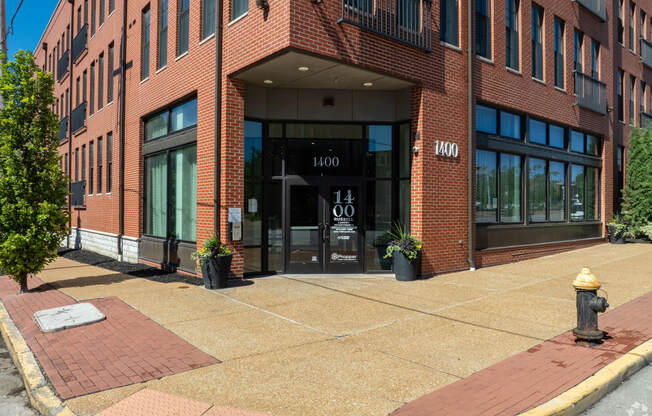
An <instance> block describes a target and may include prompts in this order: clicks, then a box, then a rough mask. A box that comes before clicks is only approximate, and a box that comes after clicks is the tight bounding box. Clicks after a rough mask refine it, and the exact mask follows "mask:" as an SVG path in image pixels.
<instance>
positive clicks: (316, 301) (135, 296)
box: [38, 244, 652, 415]
mask: <svg viewBox="0 0 652 416" xmlns="http://www.w3.org/2000/svg"><path fill="white" fill-rule="evenodd" d="M582 267H590V268H591V269H592V271H593V272H594V274H595V275H596V276H597V277H598V279H599V280H600V282H601V283H602V284H603V288H604V289H605V291H606V292H607V293H608V297H609V303H610V305H611V307H612V309H613V308H616V307H618V306H619V305H621V304H623V303H625V302H628V301H630V300H632V299H635V298H637V297H639V296H641V295H643V294H645V293H647V292H650V291H652V278H651V272H650V271H651V270H652V245H631V244H628V245H621V246H618V245H607V244H603V245H599V246H594V247H591V248H586V249H581V250H577V251H573V252H567V253H562V254H556V255H553V256H548V257H543V258H539V259H535V260H529V261H523V262H520V263H514V264H508V265H503V266H496V267H491V268H486V269H480V270H478V271H475V272H468V271H467V272H460V273H454V274H448V275H442V276H437V277H435V278H432V279H428V280H422V281H416V282H407V283H406V282H397V281H395V280H394V278H393V276H388V275H380V276H379V275H362V276H310V277H305V276H274V277H266V278H257V279H251V280H248V281H245V282H233V283H234V284H238V286H236V287H230V288H228V289H224V290H220V291H214V292H211V291H207V290H205V289H203V288H201V287H198V286H192V285H188V284H183V283H161V282H156V281H151V280H146V279H142V278H134V277H131V276H126V275H121V274H118V273H115V272H110V271H107V270H105V269H101V268H97V267H93V266H86V265H82V264H80V263H76V262H73V261H70V260H67V259H62V258H60V259H58V260H57V261H55V262H54V263H52V264H51V265H50V266H49V267H48V269H47V270H45V271H44V272H42V273H41V274H40V275H39V276H38V277H39V278H40V279H42V280H43V281H45V282H49V283H50V284H51V285H52V286H54V287H55V288H57V289H60V290H61V291H62V292H63V293H65V294H66V295H68V296H70V297H72V298H74V299H75V300H84V299H95V298H100V297H110V296H114V297H117V298H119V299H121V300H122V301H124V302H126V303H128V304H129V305H131V306H132V307H133V308H135V309H136V310H137V311H140V312H141V313H142V314H144V315H145V316H147V317H149V318H150V319H151V320H153V321H155V322H157V323H159V324H160V325H161V326H162V327H164V328H166V329H168V330H170V331H171V332H173V333H175V334H177V335H178V336H180V337H181V338H183V339H184V340H185V341H187V342H188V343H190V344H192V345H194V346H195V347H197V348H199V349H200V350H202V351H204V352H206V353H207V354H209V355H211V356H213V357H215V358H216V359H218V360H221V361H222V363H219V364H214V365H210V366H206V367H203V368H199V369H196V370H191V371H186V372H183V373H179V374H174V375H171V376H166V377H163V378H161V379H157V380H151V381H148V382H146V383H140V384H134V385H130V386H127V387H121V388H116V389H111V390H106V391H103V392H99V393H94V394H90V395H86V396H82V397H78V398H74V399H70V400H67V401H66V404H67V405H68V406H69V407H70V409H72V410H73V411H75V412H76V413H77V414H94V413H97V412H99V411H101V410H103V409H105V408H107V407H109V406H111V405H112V404H114V403H116V402H118V401H120V400H122V399H123V398H125V397H127V396H129V395H131V394H132V393H134V392H136V391H138V390H141V389H143V388H144V387H148V388H151V389H153V390H157V391H161V392H167V393H172V394H178V395H182V396H185V397H187V398H190V399H194V400H198V401H202V402H209V403H215V404H216V405H219V406H229V407H236V408H244V409H251V410H257V411H261V412H269V413H273V414H277V415H295V414H297V415H320V414H328V415H340V414H341V415H367V414H368V415H382V414H387V413H390V412H392V411H394V410H395V409H397V408H399V407H401V406H402V405H404V404H405V403H407V402H410V401H413V400H415V399H417V398H418V397H421V396H423V395H425V394H427V393H430V392H432V391H435V390H437V389H440V388H442V387H444V386H446V385H449V384H451V383H454V382H456V381H458V380H460V379H463V378H466V377H468V376H470V375H471V374H473V373H475V372H477V371H479V370H482V369H484V368H486V367H489V366H491V365H493V364H495V363H497V362H500V361H502V360H504V359H506V358H508V357H511V356H513V355H515V354H517V353H520V352H522V351H525V350H528V349H529V348H531V347H533V346H535V345H538V344H540V343H542V342H543V341H545V340H547V339H550V338H553V337H555V336H557V335H559V334H561V333H563V332H565V331H567V330H569V329H571V328H572V327H573V326H574V324H575V319H576V315H575V313H576V312H575V298H574V291H573V289H572V287H571V282H572V280H573V279H574V277H575V275H576V274H577V273H578V272H579V270H580V269H581V268H582ZM243 283H244V284H243Z"/></svg>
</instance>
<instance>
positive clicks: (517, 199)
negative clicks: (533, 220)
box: [499, 153, 521, 222]
mask: <svg viewBox="0 0 652 416" xmlns="http://www.w3.org/2000/svg"><path fill="white" fill-rule="evenodd" d="M499 182H500V221H501V222H521V157H520V156H518V155H512V154H509V153H501V154H500V176H499Z"/></svg>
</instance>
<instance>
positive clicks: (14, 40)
mask: <svg viewBox="0 0 652 416" xmlns="http://www.w3.org/2000/svg"><path fill="white" fill-rule="evenodd" d="M5 2H6V5H7V26H9V23H10V21H11V17H12V16H13V15H14V11H15V10H16V7H17V6H18V3H19V0H5ZM57 3H58V0H23V5H22V6H20V10H19V11H18V14H17V15H16V19H15V20H14V33H13V35H11V34H10V35H8V37H7V52H8V54H9V57H10V58H11V57H13V56H14V53H15V52H16V51H17V50H19V49H29V50H31V51H32V52H34V48H36V46H37V45H36V44H37V42H38V41H39V39H40V38H41V35H42V34H43V30H44V29H45V25H47V24H48V20H50V16H51V15H52V12H53V11H54V8H55V7H57Z"/></svg>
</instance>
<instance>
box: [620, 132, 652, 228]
mask: <svg viewBox="0 0 652 416" xmlns="http://www.w3.org/2000/svg"><path fill="white" fill-rule="evenodd" d="M623 214H624V217H625V222H627V223H629V224H631V225H632V226H633V227H634V228H640V227H642V226H645V225H648V224H650V223H652V131H651V130H649V129H632V132H631V133H630V135H629V156H628V162H627V182H626V185H625V189H624V204H623Z"/></svg>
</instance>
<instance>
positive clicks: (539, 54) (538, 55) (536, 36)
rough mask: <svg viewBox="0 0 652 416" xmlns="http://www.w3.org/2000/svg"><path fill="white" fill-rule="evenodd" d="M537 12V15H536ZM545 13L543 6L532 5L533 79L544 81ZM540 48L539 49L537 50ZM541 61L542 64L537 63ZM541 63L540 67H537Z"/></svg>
mask: <svg viewBox="0 0 652 416" xmlns="http://www.w3.org/2000/svg"><path fill="white" fill-rule="evenodd" d="M535 10H536V13H535ZM544 13H545V10H544V8H543V7H542V6H540V5H538V4H536V3H532V28H531V34H532V49H531V51H532V78H534V79H536V80H539V81H543V80H544V77H545V71H544V67H545V63H544V55H545V54H544V53H543V34H544V30H545V29H544V27H543V24H544ZM537 46H539V48H537ZM537 61H541V62H537ZM537 63H539V65H537ZM538 69H540V70H541V73H540V74H538V73H537V71H538Z"/></svg>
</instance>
